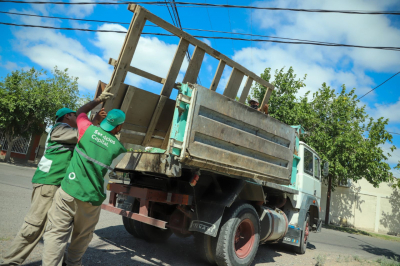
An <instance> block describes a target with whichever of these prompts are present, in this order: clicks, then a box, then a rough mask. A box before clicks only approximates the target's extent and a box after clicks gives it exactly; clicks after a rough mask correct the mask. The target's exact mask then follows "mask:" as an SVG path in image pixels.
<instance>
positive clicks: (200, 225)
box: [189, 202, 225, 237]
mask: <svg viewBox="0 0 400 266" xmlns="http://www.w3.org/2000/svg"><path fill="white" fill-rule="evenodd" d="M224 210H225V205H221V204H216V203H210V202H207V203H199V204H197V212H198V218H197V217H196V216H195V217H196V218H197V220H192V222H191V223H190V226H189V231H196V232H200V233H203V234H206V235H210V236H214V237H215V236H217V233H218V228H219V225H220V224H221V219H222V215H223V213H224ZM200 219H201V220H200Z"/></svg>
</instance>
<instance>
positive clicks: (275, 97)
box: [250, 67, 306, 125]
mask: <svg viewBox="0 0 400 266" xmlns="http://www.w3.org/2000/svg"><path fill="white" fill-rule="evenodd" d="M261 78H263V79H264V80H266V81H268V82H270V80H271V68H266V69H265V70H264V73H261ZM305 79H306V76H304V78H303V79H297V80H296V75H295V74H294V70H293V68H292V67H290V68H289V69H288V71H287V72H285V71H284V68H282V69H280V70H279V71H278V70H276V71H275V79H274V81H272V82H270V83H271V84H272V85H274V86H275V90H273V91H272V94H271V98H270V99H269V103H268V104H269V108H268V113H269V115H270V116H272V117H274V118H276V119H278V120H280V121H282V122H284V123H286V124H288V125H294V124H296V123H297V121H298V119H299V112H301V108H300V103H301V101H302V100H303V99H297V97H296V94H297V93H298V92H299V90H300V89H301V88H303V87H305V83H304V81H305ZM266 90H267V88H266V87H264V86H262V85H260V84H258V83H257V84H256V86H255V87H253V88H252V93H251V94H252V96H251V97H250V98H256V99H257V100H258V101H259V102H260V103H261V102H262V101H263V99H264V95H265V92H266ZM305 110H306V109H305Z"/></svg>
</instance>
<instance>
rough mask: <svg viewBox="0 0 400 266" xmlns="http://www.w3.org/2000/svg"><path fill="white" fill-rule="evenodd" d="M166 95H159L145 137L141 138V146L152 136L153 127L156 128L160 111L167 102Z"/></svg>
mask: <svg viewBox="0 0 400 266" xmlns="http://www.w3.org/2000/svg"><path fill="white" fill-rule="evenodd" d="M167 99H168V97H166V96H163V95H160V99H159V100H158V103H157V106H156V109H155V110H154V113H153V116H152V118H151V121H150V125H149V127H148V128H147V132H146V137H145V138H144V140H143V143H142V146H146V145H147V144H148V143H149V142H150V140H151V137H152V136H153V132H154V129H155V128H156V125H157V122H158V119H159V118H160V115H161V111H162V110H163V109H164V105H165V103H166V102H167Z"/></svg>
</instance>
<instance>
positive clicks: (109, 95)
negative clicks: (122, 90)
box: [98, 85, 114, 102]
mask: <svg viewBox="0 0 400 266" xmlns="http://www.w3.org/2000/svg"><path fill="white" fill-rule="evenodd" d="M110 89H111V86H109V85H107V86H106V87H105V88H104V91H103V92H102V93H101V94H100V96H99V97H98V98H99V100H100V101H101V102H105V101H107V100H108V99H111V98H113V97H114V94H112V93H111V92H110Z"/></svg>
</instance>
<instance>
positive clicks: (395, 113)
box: [367, 98, 400, 123]
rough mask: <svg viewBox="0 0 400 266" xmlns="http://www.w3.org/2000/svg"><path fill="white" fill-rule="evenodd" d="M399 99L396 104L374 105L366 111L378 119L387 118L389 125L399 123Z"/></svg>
mask: <svg viewBox="0 0 400 266" xmlns="http://www.w3.org/2000/svg"><path fill="white" fill-rule="evenodd" d="M399 110H400V98H399V99H398V100H397V102H395V103H392V104H379V103H376V104H374V105H373V106H372V107H368V109H367V111H368V113H370V114H371V115H372V117H374V118H375V119H378V118H380V117H385V118H389V122H390V123H400V116H399Z"/></svg>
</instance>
